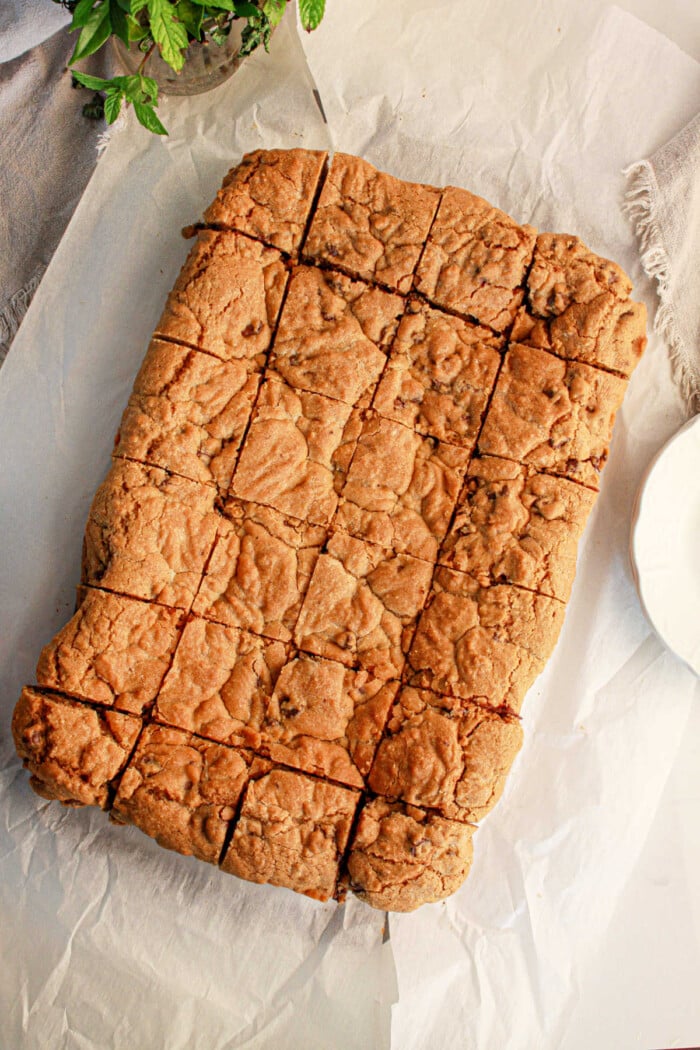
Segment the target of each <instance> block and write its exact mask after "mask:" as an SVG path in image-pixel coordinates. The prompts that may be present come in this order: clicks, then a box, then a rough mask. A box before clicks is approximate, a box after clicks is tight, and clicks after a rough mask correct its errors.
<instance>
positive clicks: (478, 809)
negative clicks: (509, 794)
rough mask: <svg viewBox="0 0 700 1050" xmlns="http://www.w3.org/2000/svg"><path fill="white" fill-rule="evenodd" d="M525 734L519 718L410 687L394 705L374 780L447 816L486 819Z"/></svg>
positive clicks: (393, 794) (376, 787) (383, 790)
mask: <svg viewBox="0 0 700 1050" xmlns="http://www.w3.org/2000/svg"><path fill="white" fill-rule="evenodd" d="M522 739H523V731H522V729H521V727H520V723H519V721H518V720H517V719H516V718H511V717H506V716H502V715H500V714H497V713H496V712H491V711H485V710H484V709H483V708H481V707H477V706H476V705H475V704H470V703H467V702H465V701H463V700H456V699H454V698H453V697H447V696H440V695H438V694H437V693H432V692H430V691H429V690H427V689H413V688H411V687H410V686H407V687H405V688H404V689H402V690H401V692H400V693H399V695H398V697H397V700H396V704H395V705H394V707H393V708H392V711H391V716H390V718H389V722H388V725H387V732H386V734H385V736H384V738H383V740H382V742H381V744H380V745H379V750H378V751H377V755H376V758H375V760H374V764H373V766H372V772H371V774H370V778H369V785H370V787H371V788H372V790H373V791H376V792H377V794H378V795H385V796H388V797H389V798H393V799H400V800H401V801H403V802H408V803H411V804H412V805H415V806H425V807H427V808H428V809H437V810H439V812H440V813H441V814H442V815H443V816H445V817H451V818H453V819H455V820H466V821H470V822H473V821H477V820H481V819H482V818H483V817H485V816H486V814H487V813H488V812H489V811H490V810H491V809H493V807H494V806H495V804H496V803H497V802H498V800H499V798H500V797H501V795H502V793H503V788H504V786H505V781H506V777H507V776H508V773H509V772H510V767H511V765H512V764H513V761H514V759H515V756H516V755H517V753H518V751H519V750H520V747H521V744H522Z"/></svg>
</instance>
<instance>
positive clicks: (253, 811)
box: [221, 769, 360, 901]
mask: <svg viewBox="0 0 700 1050" xmlns="http://www.w3.org/2000/svg"><path fill="white" fill-rule="evenodd" d="M359 799H360V793H359V791H351V790H350V789H349V788H344V787H338V786H337V785H336V784H330V783H328V781H325V780H316V779H315V778H312V777H308V776H304V775H303V774H301V773H295V772H292V771H291V770H288V769H273V770H272V771H271V772H270V773H267V774H266V775H264V776H262V777H260V778H259V779H256V780H252V781H251V782H250V784H249V786H248V790H247V791H246V794H245V797H244V799H243V806H242V808H241V815H240V817H239V819H238V822H237V824H236V830H235V831H234V833H233V838H232V839H231V844H230V846H229V848H228V851H227V853H226V856H225V857H224V859H223V861H222V864H221V867H222V868H223V869H224V871H227V872H229V873H230V874H231V875H237V876H238V877H239V878H241V879H248V881H249V882H258V883H272V885H273V886H285V887H287V889H290V890H296V892H297V893H304V894H306V896H307V897H313V898H314V899H315V900H319V901H327V900H329V899H330V898H331V897H332V896H333V894H334V892H335V889H336V886H337V883H338V869H339V864H340V858H341V857H342V855H343V853H344V851H345V847H346V846H347V842H348V837H349V835H350V828H351V826H352V820H353V816H354V814H355V810H356V808H357V803H358V801H359Z"/></svg>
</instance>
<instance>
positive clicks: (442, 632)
mask: <svg viewBox="0 0 700 1050" xmlns="http://www.w3.org/2000/svg"><path fill="white" fill-rule="evenodd" d="M565 611H566V606H565V605H564V604H563V602H560V601H557V600H556V599H555V598H547V597H545V596H543V595H540V594H535V593H533V592H532V591H526V590H522V589H521V588H520V587H513V586H511V585H510V584H496V585H495V586H493V587H479V585H478V584H477V583H476V581H475V580H473V579H472V577H470V576H466V575H465V574H464V573H461V572H454V571H453V570H451V569H444V568H438V569H437V570H436V572H435V575H434V577H433V582H432V586H431V590H430V596H429V598H428V601H427V603H426V607H425V611H424V612H423V614H422V616H421V618H420V622H419V624H418V630H417V631H416V636H415V638H414V640H413V644H412V645H411V648H410V650H409V653H408V661H407V668H406V678H407V680H408V681H409V683H410V684H411V685H414V686H418V687H420V688H425V689H432V690H433V691H434V692H438V693H444V694H445V695H447V696H455V697H460V698H462V699H465V700H477V701H478V702H479V703H480V704H482V705H484V706H487V707H492V708H504V709H508V710H510V711H514V712H517V711H519V710H520V707H521V705H522V702H523V698H524V697H525V694H526V693H527V691H528V689H529V688H530V686H531V685H532V683H533V682H534V680H535V678H536V677H537V676H538V675H539V674H540V673H541V672H542V670H543V669H544V665H545V662H546V661H547V659H548V657H549V656H550V655H551V652H552V650H553V649H554V646H555V644H556V641H557V638H558V636H559V631H560V629H561V625H562V623H563V620H564V613H565Z"/></svg>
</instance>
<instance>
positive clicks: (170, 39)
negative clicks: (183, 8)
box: [148, 0, 188, 134]
mask: <svg viewBox="0 0 700 1050" xmlns="http://www.w3.org/2000/svg"><path fill="white" fill-rule="evenodd" d="M148 18H149V21H150V23H151V33H152V34H153V39H154V40H155V42H156V44H157V45H158V48H159V50H160V53H161V55H162V57H163V61H164V62H167V63H168V65H169V66H170V68H171V69H174V70H175V72H176V73H179V72H180V70H181V69H182V67H183V65H184V64H185V56H184V55H183V53H182V52H183V51H184V50H185V48H186V47H187V43H188V41H187V30H186V29H185V27H184V25H183V24H182V22H176V21H175V8H174V7H173V5H172V4H171V3H170V0H148ZM159 134H162V132H159Z"/></svg>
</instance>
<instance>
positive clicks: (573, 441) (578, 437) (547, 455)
mask: <svg viewBox="0 0 700 1050" xmlns="http://www.w3.org/2000/svg"><path fill="white" fill-rule="evenodd" d="M626 389H627V382H626V381H625V380H624V379H621V378H619V377H618V376H615V375H611V374H610V373H609V372H604V371H602V370H601V369H598V368H592V367H591V366H590V365H586V364H583V363H582V362H580V361H564V360H562V359H561V358H559V357H555V356H554V355H553V354H550V353H547V352H546V351H545V350H539V349H536V348H535V347H529V346H521V345H520V344H519V343H513V344H511V346H510V347H509V349H508V351H507V353H506V355H505V358H504V361H503V367H502V369H501V372H500V374H499V377H498V381H497V382H496V388H495V390H494V394H493V398H492V400H491V404H490V406H489V410H488V412H487V414H486V421H485V423H484V428H483V430H482V432H481V437H480V438H479V451H480V452H481V453H483V454H485V455H494V456H504V457H505V458H507V459H514V460H517V461H518V462H519V463H528V464H530V465H532V466H533V467H535V468H536V469H538V470H543V471H548V472H550V473H552V474H560V475H561V476H562V477H567V478H571V479H572V481H578V482H580V483H581V484H583V485H588V486H589V487H590V488H594V489H597V487H598V482H599V475H600V472H601V470H602V469H603V467H604V465H605V461H606V460H607V458H608V445H609V443H610V438H611V436H612V429H613V424H614V422H615V413H616V412H617V410H618V408H619V407H620V405H621V404H622V399H623V397H624V396H625V391H626Z"/></svg>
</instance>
